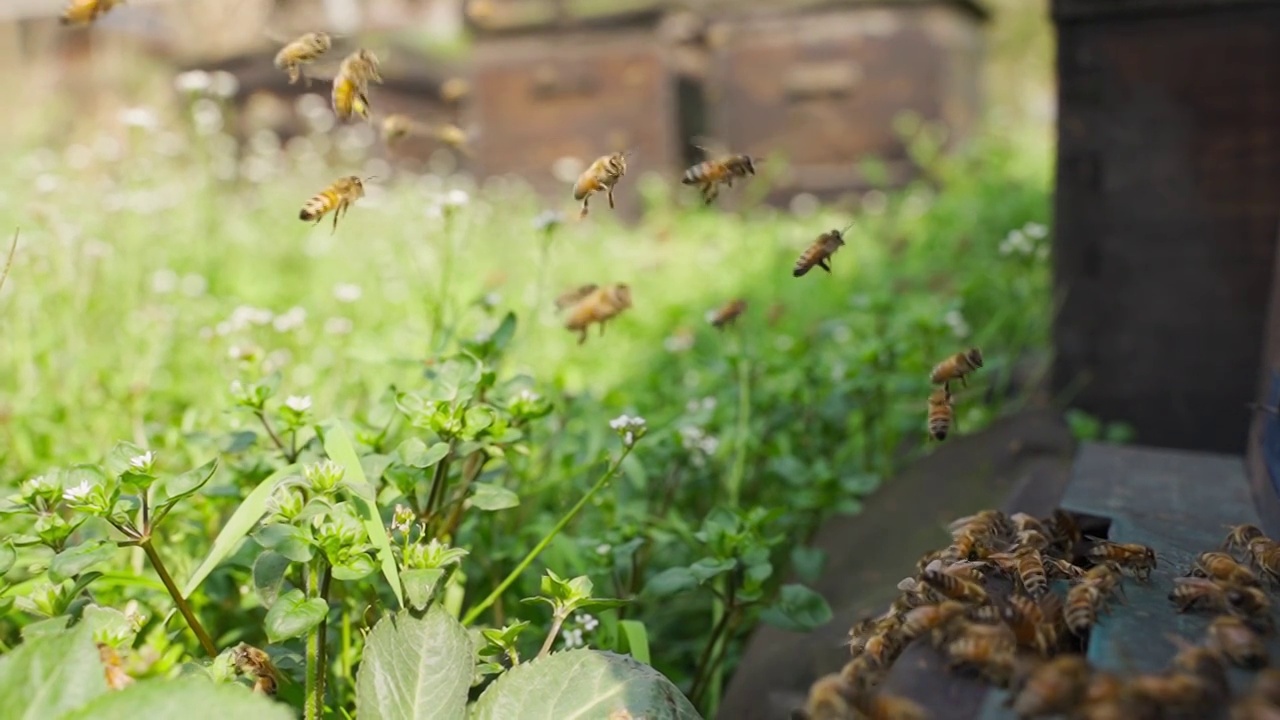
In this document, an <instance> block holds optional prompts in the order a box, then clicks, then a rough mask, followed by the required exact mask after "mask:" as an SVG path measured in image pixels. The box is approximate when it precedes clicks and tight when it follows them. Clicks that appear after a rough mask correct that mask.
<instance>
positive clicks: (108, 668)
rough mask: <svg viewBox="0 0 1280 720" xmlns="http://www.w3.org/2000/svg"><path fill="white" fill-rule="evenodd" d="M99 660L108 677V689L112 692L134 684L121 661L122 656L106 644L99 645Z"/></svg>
mask: <svg viewBox="0 0 1280 720" xmlns="http://www.w3.org/2000/svg"><path fill="white" fill-rule="evenodd" d="M98 658H99V659H100V660H102V670H103V672H104V673H105V674H106V676H107V687H108V688H110V689H112V690H123V689H125V688H126V687H129V686H130V685H132V684H133V683H134V679H133V678H132V677H130V676H129V673H127V672H125V670H124V666H123V664H122V663H121V661H120V654H119V653H117V652H116V651H115V648H113V647H111V646H110V645H108V644H106V643H98Z"/></svg>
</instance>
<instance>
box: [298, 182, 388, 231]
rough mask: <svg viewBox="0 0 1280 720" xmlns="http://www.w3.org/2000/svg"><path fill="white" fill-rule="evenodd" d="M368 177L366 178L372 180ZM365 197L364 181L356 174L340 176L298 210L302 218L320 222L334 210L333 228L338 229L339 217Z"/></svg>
mask: <svg viewBox="0 0 1280 720" xmlns="http://www.w3.org/2000/svg"><path fill="white" fill-rule="evenodd" d="M372 179H373V177H367V178H365V180H372ZM362 197H364V181H362V180H361V179H360V178H359V177H357V176H355V175H348V176H346V177H341V178H338V179H337V180H335V181H334V182H333V184H332V185H330V186H329V187H327V188H325V189H324V190H321V191H320V192H318V193H316V194H315V195H313V196H312V197H311V199H310V200H308V201H307V202H306V203H305V204H303V206H302V210H301V211H299V212H298V218H299V219H300V220H314V221H315V224H317V225H318V224H319V223H320V220H321V219H323V218H324V216H325V214H326V213H328V212H329V211H330V210H332V211H333V230H330V234H332V233H333V232H334V231H336V230H337V229H338V218H339V217H341V216H343V215H345V214H346V212H347V209H348V208H350V207H351V205H352V203H354V202H356V201H357V200H359V199H360V198H362Z"/></svg>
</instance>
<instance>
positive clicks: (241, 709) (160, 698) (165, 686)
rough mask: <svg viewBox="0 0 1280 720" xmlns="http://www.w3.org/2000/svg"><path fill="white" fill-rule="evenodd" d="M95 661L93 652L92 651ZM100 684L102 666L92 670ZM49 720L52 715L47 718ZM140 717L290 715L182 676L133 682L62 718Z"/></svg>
mask: <svg viewBox="0 0 1280 720" xmlns="http://www.w3.org/2000/svg"><path fill="white" fill-rule="evenodd" d="M94 661H95V663H96V662H97V651H96V650H95V651H94ZM95 670H96V672H97V673H98V676H99V681H100V682H101V676H102V665H101V664H100V663H99V664H98V666H97V668H95ZM49 717H52V716H49ZM142 718H182V720H225V718H253V720H293V718H294V713H293V711H292V710H290V709H289V706H288V705H285V704H284V703H279V702H275V701H272V700H269V699H267V698H266V697H263V696H262V695H255V694H253V693H251V692H246V691H245V688H243V687H240V686H238V685H233V684H230V683H215V682H213V681H211V680H209V679H208V678H207V677H202V676H200V675H184V676H182V677H178V678H174V679H172V680H168V679H153V680H145V681H142V682H137V683H134V684H133V685H130V686H129V687H127V688H125V689H124V690H121V691H119V692H112V693H107V694H106V695H102V696H100V697H97V698H95V699H94V700H93V701H92V702H90V703H89V704H88V705H85V706H83V707H81V708H79V709H77V710H76V712H74V713H71V714H70V715H66V716H64V720H142Z"/></svg>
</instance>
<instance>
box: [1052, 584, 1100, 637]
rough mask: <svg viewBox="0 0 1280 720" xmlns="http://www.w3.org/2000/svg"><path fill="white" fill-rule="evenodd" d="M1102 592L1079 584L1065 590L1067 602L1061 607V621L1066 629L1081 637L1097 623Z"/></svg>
mask: <svg viewBox="0 0 1280 720" xmlns="http://www.w3.org/2000/svg"><path fill="white" fill-rule="evenodd" d="M1103 601H1104V598H1103V594H1102V590H1100V589H1099V588H1098V586H1096V585H1092V584H1089V583H1080V584H1079V585H1072V586H1071V588H1070V589H1069V590H1067V602H1066V605H1065V606H1064V607H1063V611H1062V613H1063V620H1065V621H1066V623H1067V629H1069V630H1071V632H1073V633H1075V634H1076V635H1083V634H1084V633H1085V632H1087V631H1088V630H1089V628H1091V627H1093V625H1094V623H1096V622H1098V614H1099V613H1101V612H1102V605H1103Z"/></svg>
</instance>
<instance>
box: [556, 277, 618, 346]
mask: <svg viewBox="0 0 1280 720" xmlns="http://www.w3.org/2000/svg"><path fill="white" fill-rule="evenodd" d="M629 307H631V287H630V286H628V285H627V284H626V283H617V284H615V285H610V286H608V287H600V288H596V289H595V290H593V291H592V292H591V294H589V295H587V296H586V297H584V298H582V299H581V300H579V301H578V302H577V303H576V304H574V306H573V308H572V309H570V310H569V317H568V319H566V320H565V323H564V327H565V329H566V330H573V331H576V332H579V333H581V337H579V338H578V344H579V345H581V344H583V343H585V342H586V341H587V328H589V327H590V326H591V323H599V325H600V334H601V335H604V326H605V323H607V322H608V321H609V320H612V319H613V318H614V317H616V316H618V315H619V314H621V313H622V311H624V310H626V309H627V308H629Z"/></svg>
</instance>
